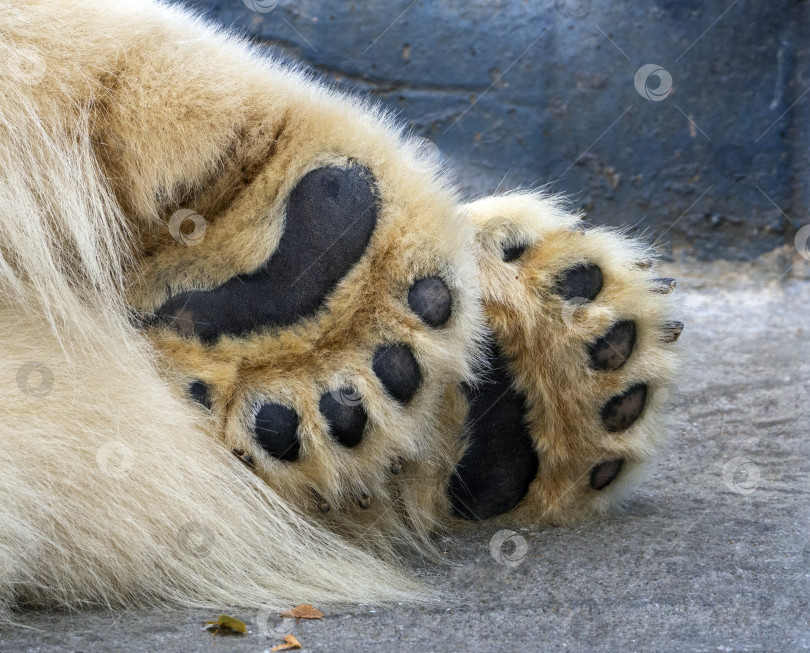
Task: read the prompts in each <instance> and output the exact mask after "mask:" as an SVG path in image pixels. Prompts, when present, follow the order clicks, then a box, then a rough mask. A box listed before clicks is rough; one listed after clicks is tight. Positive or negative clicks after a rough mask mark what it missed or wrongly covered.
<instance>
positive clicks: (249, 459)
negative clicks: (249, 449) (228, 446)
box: [231, 449, 256, 470]
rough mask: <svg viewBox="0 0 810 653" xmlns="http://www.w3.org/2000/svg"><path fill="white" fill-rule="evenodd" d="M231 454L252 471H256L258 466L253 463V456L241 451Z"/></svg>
mask: <svg viewBox="0 0 810 653" xmlns="http://www.w3.org/2000/svg"><path fill="white" fill-rule="evenodd" d="M231 453H232V454H233V455H234V456H236V457H237V458H239V460H241V461H242V462H243V463H245V465H247V466H248V467H249V468H250V469H251V470H253V469H256V465H255V464H254V463H253V456H251V455H250V454H249V453H245V452H244V451H242V450H241V449H233V450H232V451H231Z"/></svg>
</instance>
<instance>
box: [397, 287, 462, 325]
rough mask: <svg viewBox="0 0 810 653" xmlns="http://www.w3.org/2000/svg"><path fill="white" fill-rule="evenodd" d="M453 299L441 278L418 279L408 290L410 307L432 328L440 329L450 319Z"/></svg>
mask: <svg viewBox="0 0 810 653" xmlns="http://www.w3.org/2000/svg"><path fill="white" fill-rule="evenodd" d="M452 303H453V298H452V296H451V295H450V289H449V288H448V287H447V284H446V283H445V282H444V281H442V280H441V279H440V278H439V277H423V278H422V279H417V280H416V281H415V282H414V284H413V285H412V286H411V287H410V289H409V290H408V306H410V307H411V310H412V311H413V312H414V313H416V314H417V315H418V316H419V317H420V318H421V319H422V321H423V322H424V323H425V324H427V325H428V326H431V327H434V328H435V327H440V326H442V325H443V324H444V323H445V322H447V320H449V319H450V309H451V306H452Z"/></svg>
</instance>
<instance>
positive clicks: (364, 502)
mask: <svg viewBox="0 0 810 653" xmlns="http://www.w3.org/2000/svg"><path fill="white" fill-rule="evenodd" d="M357 505H358V506H360V507H361V508H362V509H363V510H367V509H368V507H369V506H370V505H371V496H370V495H368V494H366V493H365V492H363V494H361V495H360V496H359V497H358V499H357Z"/></svg>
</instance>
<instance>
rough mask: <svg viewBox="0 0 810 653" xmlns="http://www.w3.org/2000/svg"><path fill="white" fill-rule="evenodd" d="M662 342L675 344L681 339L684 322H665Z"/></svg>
mask: <svg viewBox="0 0 810 653" xmlns="http://www.w3.org/2000/svg"><path fill="white" fill-rule="evenodd" d="M662 331H663V333H662V334H661V342H666V343H670V342H675V341H676V340H677V339H678V338H680V337H681V332H682V331H683V322H664V325H663V327H662Z"/></svg>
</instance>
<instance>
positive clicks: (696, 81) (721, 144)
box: [187, 0, 810, 259]
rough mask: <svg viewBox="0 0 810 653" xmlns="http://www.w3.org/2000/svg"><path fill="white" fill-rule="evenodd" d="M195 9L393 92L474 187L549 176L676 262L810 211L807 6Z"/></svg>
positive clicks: (745, 248)
mask: <svg viewBox="0 0 810 653" xmlns="http://www.w3.org/2000/svg"><path fill="white" fill-rule="evenodd" d="M187 4H189V5H191V6H193V7H195V8H197V9H199V10H201V11H203V12H204V13H205V14H206V15H208V16H210V17H211V18H212V19H214V20H216V21H218V22H221V23H222V24H225V25H233V26H236V27H237V28H239V29H240V30H242V31H243V32H244V33H246V34H247V35H249V36H250V37H252V38H254V39H256V40H257V41H259V42H261V43H266V44H272V45H273V46H274V47H273V49H275V50H276V51H280V52H281V53H282V54H283V55H284V56H286V57H289V58H291V59H293V60H295V61H299V62H304V63H307V64H310V65H311V66H312V67H313V68H314V69H315V70H316V71H318V72H320V73H321V74H323V75H324V76H325V77H326V78H327V79H330V80H335V81H337V82H338V83H339V84H340V85H341V86H343V87H344V88H347V89H354V90H355V91H357V92H359V93H361V94H366V93H370V94H373V95H375V96H377V97H379V98H381V99H382V100H383V101H384V102H385V104H387V105H388V106H390V107H391V108H393V109H394V110H396V111H398V112H399V113H400V115H401V116H402V117H403V118H404V119H405V120H406V121H407V122H408V123H409V124H410V125H411V126H412V127H413V129H414V130H415V131H416V133H418V134H420V135H422V136H424V137H427V138H430V139H431V140H433V141H434V142H435V143H436V144H437V145H438V146H439V148H440V149H441V151H442V154H443V155H444V156H445V158H447V159H448V160H450V161H451V162H452V163H453V166H454V167H455V168H456V169H457V170H458V171H459V182H460V184H461V185H462V187H463V188H464V190H465V192H466V193H467V194H470V195H476V194H479V193H481V192H487V193H489V192H492V191H494V190H495V189H496V188H500V189H501V190H503V189H508V188H513V187H516V186H518V185H537V184H545V183H550V184H551V185H552V187H553V188H554V189H555V190H557V191H562V192H566V193H570V194H571V195H572V196H573V198H574V200H575V202H576V203H577V204H578V205H580V206H582V207H583V208H584V209H586V210H587V211H588V212H589V213H590V214H591V219H592V220H594V221H595V222H609V223H612V224H617V225H625V224H630V225H635V228H636V229H637V230H640V231H646V233H648V234H649V236H650V237H656V238H658V239H660V241H661V243H662V244H663V245H664V246H665V248H666V249H674V250H675V254H676V257H677V256H678V255H679V254H683V255H687V256H691V255H694V256H697V257H698V258H704V259H714V258H717V257H725V258H732V259H734V258H736V259H748V258H753V257H755V256H757V255H759V254H761V253H763V252H768V251H770V250H772V249H774V248H775V247H778V246H780V245H782V244H784V243H786V242H790V240H791V239H792V234H793V232H794V231H795V229H797V228H799V227H800V226H801V225H802V224H804V223H805V222H806V221H807V219H806V216H807V215H808V212H810V211H808V210H809V209H810V185H809V184H808V183H807V181H808V179H810V147H808V146H810V92H808V91H810V40H808V39H807V37H806V34H807V33H808V29H810V3H808V2H800V1H797V0H771V1H769V2H758V1H756V0H657V1H656V2H629V1H625V2H614V1H611V0H437V1H432V0H431V1H428V0H389V1H386V2H379V1H378V0H352V1H351V2H346V0H280V1H278V2H276V1H274V0H187ZM249 7H252V9H251V8H249ZM645 65H653V68H652V69H648V70H647V73H646V74H645V73H642V74H641V77H642V79H640V80H638V81H637V80H636V79H635V77H636V74H637V72H638V71H639V70H640V69H641V68H642V66H645ZM656 67H660V68H661V69H663V71H664V72H663V73H661V75H663V76H664V77H663V78H662V77H661V76H660V75H658V74H654V73H652V70H653V69H655V68H656ZM645 76H646V81H645V79H643V78H644V77H645ZM667 76H668V77H667ZM661 84H663V86H661ZM667 89H668V90H669V91H670V92H669V93H666V92H665V91H666V90H667ZM656 94H657V96H656ZM648 97H651V98H653V99H652V100H651V99H647V98H648ZM658 100H660V101H658Z"/></svg>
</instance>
